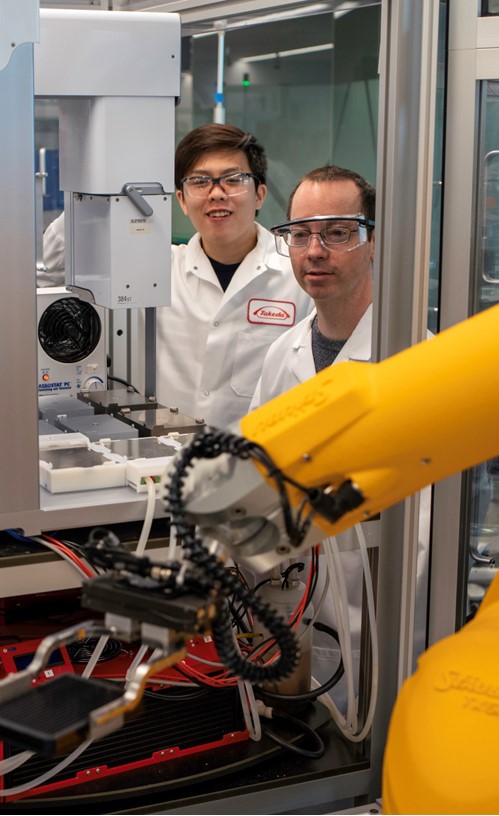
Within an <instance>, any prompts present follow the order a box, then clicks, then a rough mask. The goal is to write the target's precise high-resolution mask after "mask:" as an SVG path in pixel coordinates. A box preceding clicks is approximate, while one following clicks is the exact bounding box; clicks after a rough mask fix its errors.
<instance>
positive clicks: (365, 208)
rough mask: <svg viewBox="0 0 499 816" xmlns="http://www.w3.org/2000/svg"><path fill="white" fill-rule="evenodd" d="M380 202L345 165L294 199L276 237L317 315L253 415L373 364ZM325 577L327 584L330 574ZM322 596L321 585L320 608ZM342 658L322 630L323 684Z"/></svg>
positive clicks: (269, 365)
mask: <svg viewBox="0 0 499 816" xmlns="http://www.w3.org/2000/svg"><path fill="white" fill-rule="evenodd" d="M375 199H376V193H375V189H374V187H373V186H372V185H371V184H370V183H369V182H368V181H366V179H364V178H363V177H362V176H360V175H359V174H358V173H355V172H353V171H352V170H348V169H345V168H342V167H337V166H326V167H321V168H319V169H316V170H313V171H311V172H310V173H307V175H305V176H304V177H303V178H302V179H301V180H300V181H299V182H298V184H297V185H296V187H295V188H294V190H293V192H292V193H291V196H290V200H289V205H288V212H287V217H288V220H287V221H286V222H285V223H283V224H279V225H277V226H275V227H273V228H272V232H273V233H274V236H275V241H276V248H277V251H278V252H279V253H280V254H282V255H283V256H284V257H289V258H290V259H291V263H292V266H293V272H294V275H295V277H296V280H297V282H298V283H299V285H300V286H301V287H302V289H303V290H304V291H305V292H307V294H309V295H310V296H311V297H312V298H313V301H314V303H315V309H314V310H313V311H312V312H311V313H310V315H308V316H307V317H305V318H304V319H303V320H302V321H301V323H299V324H298V325H297V326H295V327H294V328H292V329H291V330H290V331H289V332H287V333H286V334H285V335H284V336H283V337H280V338H279V339H278V340H276V341H275V343H273V344H272V346H271V347H270V349H269V351H268V352H267V354H266V357H265V361H264V364H263V369H262V374H261V376H260V379H259V382H258V385H257V388H256V390H255V394H254V396H253V399H252V402H251V409H254V408H257V407H258V406H259V405H262V404H263V403H265V402H268V401H269V400H271V399H273V398H274V397H277V396H278V395H279V394H282V393H284V392H285V391H288V390H289V389H290V388H293V387H294V386H296V385H298V384H299V383H302V382H304V381H305V380H307V379H310V378H311V377H313V376H314V374H316V373H317V372H318V371H320V370H321V369H323V368H325V367H326V366H329V365H331V364H335V363H337V362H340V361H342V360H359V361H364V362H367V361H369V360H370V358H371V331H372V298H373V287H372V267H373V261H374V243H375V234H374V226H375V223H374V218H375ZM380 465H382V463H380ZM430 502H431V489H430V488H425V490H424V491H423V492H422V494H421V503H420V527H419V552H418V579H417V580H418V588H417V597H418V603H417V608H416V625H415V654H418V653H420V652H421V651H422V649H423V648H424V638H425V626H424V620H425V615H426V575H427V563H428V542H429V518H430ZM343 537H345V541H347V540H349V538H350V531H347V532H346V533H342V534H340V536H339V537H338V538H339V540H340V541H341V540H342V539H343ZM346 546H348V544H346ZM320 560H321V562H322V561H323V556H321V559H320ZM341 560H342V564H343V569H344V573H345V577H346V583H347V589H348V603H349V612H350V614H349V617H350V626H351V632H352V647H353V666H354V670H355V673H356V675H357V674H358V666H359V660H360V622H361V610H362V588H363V580H362V572H363V570H362V562H361V557H360V554H359V550H354V551H351V552H342V554H341ZM321 571H322V577H321V585H322V586H323V581H324V572H325V570H324V569H322V570H321ZM320 596H321V588H320V587H319V590H318V591H317V592H316V595H315V596H314V602H315V598H316V597H317V598H319V597H320ZM318 620H319V621H321V622H323V623H326V624H329V625H332V627H333V629H336V628H337V624H336V619H335V615H334V611H333V604H332V598H331V593H329V594H328V595H327V596H326V601H325V603H324V605H323V607H322V610H321V613H320V614H319V618H318ZM339 658H340V653H339V650H338V649H337V648H336V647H334V646H333V647H332V645H331V640H330V638H329V637H328V636H327V635H325V634H324V633H322V632H319V633H318V632H314V642H313V649H312V674H313V676H314V677H315V678H316V679H317V680H318V681H319V682H320V683H324V682H326V681H327V680H328V679H329V678H330V677H331V675H332V674H333V673H334V671H335V668H336V667H337V665H338V662H339ZM345 689H346V684H345V682H344V678H343V679H342V681H341V683H340V684H339V685H338V686H337V687H336V688H335V689H334V699H335V701H336V703H337V704H338V705H339V706H340V707H345V706H346V696H345Z"/></svg>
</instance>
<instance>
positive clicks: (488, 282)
mask: <svg viewBox="0 0 499 816" xmlns="http://www.w3.org/2000/svg"><path fill="white" fill-rule="evenodd" d="M497 11H498V13H499V3H498V4H497ZM480 144H481V147H480V169H479V174H478V176H479V190H478V201H477V230H476V234H477V252H476V278H475V293H474V304H475V311H477V312H480V311H483V310H484V309H487V308H488V307H489V306H492V305H494V304H496V303H498V302H499V81H496V80H492V81H491V80H489V81H486V82H483V83H482V84H481V114H480ZM470 491H471V504H470V507H471V512H470V530H469V532H470V559H469V566H470V570H469V580H468V615H472V614H473V613H474V612H475V611H476V609H477V608H478V606H479V604H480V601H481V600H482V598H483V596H484V594H485V591H486V589H487V588H488V586H489V584H490V582H491V581H492V578H493V577H494V575H495V573H496V567H495V561H498V563H499V458H498V457H496V458H494V459H491V460H490V461H489V462H486V463H484V464H482V465H479V466H478V467H476V468H474V469H473V470H472V472H471V479H470Z"/></svg>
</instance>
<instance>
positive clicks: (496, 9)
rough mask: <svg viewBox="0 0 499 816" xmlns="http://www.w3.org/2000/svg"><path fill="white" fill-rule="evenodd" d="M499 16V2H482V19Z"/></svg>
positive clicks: (488, 0) (483, 0)
mask: <svg viewBox="0 0 499 816" xmlns="http://www.w3.org/2000/svg"><path fill="white" fill-rule="evenodd" d="M497 14H499V0H482V14H481V16H482V17H487V16H488V15H490V16H493V15H497Z"/></svg>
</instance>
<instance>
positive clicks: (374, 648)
mask: <svg viewBox="0 0 499 816" xmlns="http://www.w3.org/2000/svg"><path fill="white" fill-rule="evenodd" d="M355 532H356V533H357V539H358V542H359V547H360V555H361V558H362V567H363V572H364V583H365V587H366V599H367V612H368V619H369V634H370V637H371V663H372V668H371V695H370V699H369V709H368V712H367V715H366V721H365V724H364V727H363V728H362V731H361V732H360V733H359V734H357V735H356V736H355V738H354V741H355V742H360V741H361V740H363V739H364V738H365V737H366V736H367V734H368V733H369V730H370V728H371V726H372V723H373V720H374V713H375V710H376V703H377V699H378V681H379V651H378V632H377V627H376V607H375V603H374V589H373V582H372V575H371V569H370V567H369V558H368V554H367V544H366V539H365V537H364V531H363V530H362V527H361V525H360V524H356V525H355Z"/></svg>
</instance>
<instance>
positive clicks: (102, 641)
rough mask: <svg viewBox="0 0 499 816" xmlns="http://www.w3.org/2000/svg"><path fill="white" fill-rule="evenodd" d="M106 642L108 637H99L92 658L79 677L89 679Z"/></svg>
mask: <svg viewBox="0 0 499 816" xmlns="http://www.w3.org/2000/svg"><path fill="white" fill-rule="evenodd" d="M108 640H109V635H101V636H100V638H99V640H98V641H97V643H96V644H95V649H94V650H93V652H92V656H91V658H90V660H89V661H88V663H87V665H86V666H85V668H84V670H83V673H82V675H81V676H82V677H90V675H91V674H92V672H93V670H94V669H95V666H96V665H97V661H98V660H99V657H100V656H101V654H102V652H103V651H104V648H105V646H106V643H107V642H108Z"/></svg>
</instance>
